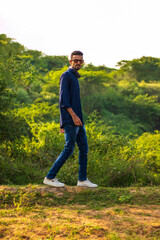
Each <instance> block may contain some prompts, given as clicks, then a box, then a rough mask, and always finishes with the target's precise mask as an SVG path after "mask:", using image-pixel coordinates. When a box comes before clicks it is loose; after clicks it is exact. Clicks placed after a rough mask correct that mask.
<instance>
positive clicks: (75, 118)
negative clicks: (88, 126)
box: [72, 114, 83, 126]
mask: <svg viewBox="0 0 160 240" xmlns="http://www.w3.org/2000/svg"><path fill="white" fill-rule="evenodd" d="M72 119H73V122H74V124H75V125H76V126H83V124H82V122H81V119H80V118H79V117H78V116H77V115H76V114H75V115H73V116H72Z"/></svg>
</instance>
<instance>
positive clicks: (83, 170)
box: [47, 124, 88, 181]
mask: <svg viewBox="0 0 160 240" xmlns="http://www.w3.org/2000/svg"><path fill="white" fill-rule="evenodd" d="M64 130H65V146H64V150H63V151H62V152H61V154H60V155H59V157H58V158H57V159H56V161H55V162H54V164H53V166H52V168H51V169H50V171H49V173H48V174H47V178H49V179H53V178H55V177H56V175H57V173H58V171H59V170H60V168H61V167H62V166H63V164H64V163H65V161H66V160H67V159H68V158H69V156H70V155H71V154H72V153H73V151H74V148H75V143H77V145H78V148H79V180H80V181H84V180H86V179H87V153H88V143H87V136H86V130H85V127H84V126H76V125H71V124H65V125H64Z"/></svg>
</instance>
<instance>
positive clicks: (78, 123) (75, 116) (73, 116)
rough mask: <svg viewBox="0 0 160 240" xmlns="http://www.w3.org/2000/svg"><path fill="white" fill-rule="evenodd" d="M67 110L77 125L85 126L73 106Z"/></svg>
mask: <svg viewBox="0 0 160 240" xmlns="http://www.w3.org/2000/svg"><path fill="white" fill-rule="evenodd" d="M67 111H68V112H69V114H70V115H71V117H72V119H73V122H74V124H75V125H76V126H83V124H82V122H81V119H80V118H79V117H78V116H77V115H76V114H75V112H74V111H73V109H72V108H67Z"/></svg>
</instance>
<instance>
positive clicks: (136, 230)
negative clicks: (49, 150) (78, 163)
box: [0, 186, 160, 240]
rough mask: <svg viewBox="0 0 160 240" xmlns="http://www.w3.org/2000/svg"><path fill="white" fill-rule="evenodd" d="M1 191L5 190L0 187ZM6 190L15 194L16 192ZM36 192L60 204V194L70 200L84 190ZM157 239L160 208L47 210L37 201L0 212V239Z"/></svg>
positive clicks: (66, 207) (119, 206) (74, 206)
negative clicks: (67, 195)
mask: <svg viewBox="0 0 160 240" xmlns="http://www.w3.org/2000/svg"><path fill="white" fill-rule="evenodd" d="M4 188H5V190H6V187H1V189H3V190H4ZM9 189H10V190H11V189H12V191H13V192H15V191H16V188H9ZM32 190H33V189H32ZM38 191H40V192H41V194H42V195H44V194H45V193H46V192H49V191H50V193H49V194H54V195H56V196H57V197H58V199H59V200H60V201H61V198H63V193H64V191H67V192H68V193H70V194H71V195H69V198H70V199H71V197H73V196H74V195H75V194H79V193H83V192H84V194H85V190H84V189H82V188H76V187H67V189H65V190H62V189H61V190H57V189H55V188H50V187H41V186H40V187H38ZM97 191H98V190H97ZM135 191H136V192H137V190H135V189H133V188H132V189H131V191H130V193H133V194H135ZM150 191H151V190H150ZM94 192H95V194H96V190H94V191H93V192H92V193H94ZM145 192H146V191H145V188H143V193H145ZM86 193H87V192H86ZM49 196H50V197H51V195H49ZM78 196H80V195H78ZM86 196H87V195H86ZM51 200H52V199H51ZM104 201H105V200H104ZM96 206H97V205H96ZM159 236H160V207H159V205H157V204H156V205H153V204H152V205H148V204H147V203H146V204H143V205H136V204H115V205H114V206H111V204H110V206H109V207H103V208H100V209H99V210H97V209H96V208H95V209H94V208H93V209H91V208H88V206H86V205H85V204H84V205H80V204H75V203H73V204H68V205H67V204H61V203H60V204H59V206H58V205H57V206H54V205H53V206H47V205H46V204H45V205H44V204H40V201H39V202H38V200H37V201H36V202H35V204H34V206H32V207H24V206H20V207H16V206H9V205H6V209H5V207H4V208H3V209H1V210H0V239H9V240H10V239H15V240H16V239H32V240H42V239H43V240H47V239H48V240H52V239H55V240H56V239H92V240H95V239H102V240H103V239H108V240H120V239H126V240H128V239H135V240H138V239H143V240H144V239H145V240H158V239H160V238H159Z"/></svg>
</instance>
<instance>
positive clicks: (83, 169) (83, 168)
mask: <svg viewBox="0 0 160 240" xmlns="http://www.w3.org/2000/svg"><path fill="white" fill-rule="evenodd" d="M76 142H77V145H78V148H79V181H85V180H86V179H87V153H88V143H87V135H86V130H85V127H84V126H82V127H80V129H79V131H78V134H77V138H76Z"/></svg>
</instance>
